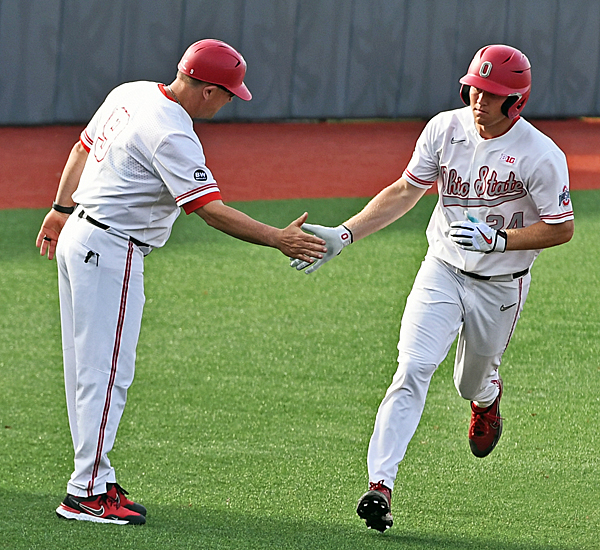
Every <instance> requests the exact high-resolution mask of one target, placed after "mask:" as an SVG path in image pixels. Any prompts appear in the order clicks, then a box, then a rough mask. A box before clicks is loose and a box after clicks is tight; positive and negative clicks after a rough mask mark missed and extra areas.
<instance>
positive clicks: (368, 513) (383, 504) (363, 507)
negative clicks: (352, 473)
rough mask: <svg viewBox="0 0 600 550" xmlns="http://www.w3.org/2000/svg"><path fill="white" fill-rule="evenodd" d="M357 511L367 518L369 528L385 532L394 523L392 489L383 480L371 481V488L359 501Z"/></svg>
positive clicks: (360, 515) (361, 516) (363, 517)
mask: <svg viewBox="0 0 600 550" xmlns="http://www.w3.org/2000/svg"><path fill="white" fill-rule="evenodd" d="M356 513H357V514H358V515H359V517H360V518H362V519H364V520H365V523H366V524H367V527H368V528H369V529H377V531H381V532H382V533H383V532H385V530H386V529H389V528H390V527H391V526H392V525H394V519H393V518H392V490H391V489H390V488H388V487H386V486H385V485H384V484H383V480H381V481H378V482H377V483H373V482H370V483H369V490H368V491H367V492H366V493H365V494H364V495H363V496H362V497H360V499H359V501H358V506H357V507H356Z"/></svg>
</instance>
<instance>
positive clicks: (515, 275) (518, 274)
mask: <svg viewBox="0 0 600 550" xmlns="http://www.w3.org/2000/svg"><path fill="white" fill-rule="evenodd" d="M459 271H460V272H461V273H462V274H463V275H467V277H472V278H473V279H478V280H479V281H492V280H493V279H495V278H496V276H495V275H490V276H487V275H479V274H478V273H471V272H470V271H463V270H462V269H459ZM527 273H529V268H527V269H524V270H523V271H517V272H516V273H512V274H509V275H498V276H497V277H498V278H503V279H508V278H512V279H518V278H519V277H523V275H527Z"/></svg>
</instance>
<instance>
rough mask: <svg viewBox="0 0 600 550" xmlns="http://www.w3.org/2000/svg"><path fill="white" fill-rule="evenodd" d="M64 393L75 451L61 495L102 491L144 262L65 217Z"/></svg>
mask: <svg viewBox="0 0 600 550" xmlns="http://www.w3.org/2000/svg"><path fill="white" fill-rule="evenodd" d="M56 259H57V263H58V282H59V296H60V314H61V325H62V343H63V360H64V375H65V391H66V398H67V411H68V415H69V425H70V428H71V436H72V438H73V448H74V450H75V470H74V472H73V474H72V476H71V479H70V481H69V483H68V485H67V492H68V493H69V494H72V495H75V496H80V497H86V496H92V495H97V494H101V493H105V492H106V483H107V482H108V483H115V482H116V477H115V472H114V469H113V468H112V466H111V464H110V461H109V459H108V456H107V454H108V453H109V451H110V450H111V449H112V447H113V444H114V441H115V436H116V433H117V428H118V426H119V422H120V420H121V416H122V414H123V409H124V408H125V402H126V400H127V389H128V388H129V386H130V385H131V382H132V381H133V375H134V370H135V356H136V346H137V342H138V337H139V332H140V325H141V320H142V310H143V307H144V300H145V298H144V283H143V269H144V257H143V254H142V252H141V251H140V249H139V248H138V247H137V246H135V245H134V244H133V243H131V242H129V241H128V240H127V239H124V238H121V237H117V236H115V235H112V234H109V233H107V232H106V231H104V230H102V229H99V228H97V227H95V226H93V225H91V224H90V223H88V222H87V221H86V220H84V219H81V218H79V217H78V216H77V215H76V214H72V215H71V216H70V217H69V219H68V220H67V223H66V224H65V227H64V228H63V230H62V232H61V234H60V238H59V239H58V245H57V249H56Z"/></svg>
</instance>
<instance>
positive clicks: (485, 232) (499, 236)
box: [449, 214, 506, 254]
mask: <svg viewBox="0 0 600 550" xmlns="http://www.w3.org/2000/svg"><path fill="white" fill-rule="evenodd" d="M467 218H468V219H467V220H465V221H461V222H452V223H451V224H450V227H451V228H452V229H451V230H450V233H449V235H450V239H451V240H452V242H453V243H454V244H456V245H458V246H460V247H461V248H464V249H465V250H471V251H473V252H483V253H484V254H489V253H490V252H504V251H505V250H506V231H502V230H501V229H500V230H496V229H492V228H491V227H490V226H489V225H487V224H485V223H483V222H481V221H479V220H478V219H477V218H475V217H474V216H471V215H470V214H467Z"/></svg>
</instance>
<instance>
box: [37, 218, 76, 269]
mask: <svg viewBox="0 0 600 550" xmlns="http://www.w3.org/2000/svg"><path fill="white" fill-rule="evenodd" d="M68 219H69V215H68V214H61V213H60V212H57V211H56V210H50V212H48V214H46V217H45V218H44V221H43V222H42V228H41V229H40V232H39V233H38V236H37V239H36V241H35V246H37V247H38V248H39V249H40V254H41V255H42V256H45V255H46V252H48V259H49V260H51V259H52V258H54V253H55V251H56V243H57V241H58V236H59V235H60V232H61V231H62V228H63V226H64V225H65V223H66V222H67V220H68Z"/></svg>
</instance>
